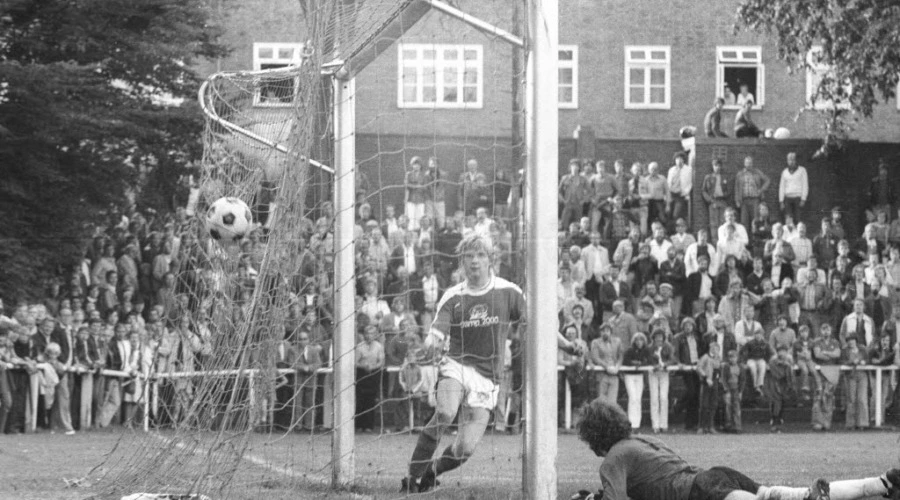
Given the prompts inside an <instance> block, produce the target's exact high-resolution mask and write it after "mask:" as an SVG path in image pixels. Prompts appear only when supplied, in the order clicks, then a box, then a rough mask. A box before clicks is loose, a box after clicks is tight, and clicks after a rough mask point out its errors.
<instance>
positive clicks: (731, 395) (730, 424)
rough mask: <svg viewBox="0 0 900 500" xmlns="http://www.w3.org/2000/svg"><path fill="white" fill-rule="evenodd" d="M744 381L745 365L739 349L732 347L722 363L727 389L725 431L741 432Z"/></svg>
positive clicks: (725, 388)
mask: <svg viewBox="0 0 900 500" xmlns="http://www.w3.org/2000/svg"><path fill="white" fill-rule="evenodd" d="M744 383H745V378H744V365H742V364H741V362H740V359H739V358H738V351H737V349H731V350H730V351H728V356H727V358H726V360H725V361H724V362H723V363H722V387H723V389H724V390H725V394H724V399H725V432H730V433H734V434H740V433H741V430H742V426H741V395H742V393H743V391H744Z"/></svg>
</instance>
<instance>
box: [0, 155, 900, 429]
mask: <svg viewBox="0 0 900 500" xmlns="http://www.w3.org/2000/svg"><path fill="white" fill-rule="evenodd" d="M612 163H613V172H607V168H606V162H605V161H604V160H598V161H593V160H572V161H571V162H570V164H569V172H568V173H567V174H566V175H564V176H563V177H562V178H561V180H560V185H559V201H560V211H559V216H560V221H559V222H560V232H559V235H558V238H559V244H560V245H559V246H560V256H559V276H560V278H559V283H558V285H557V290H556V296H557V305H558V314H559V325H560V331H561V332H563V333H564V334H565V336H566V337H567V338H569V339H570V340H573V341H576V342H577V343H579V344H580V345H582V347H583V349H582V351H583V355H580V356H579V355H572V354H567V353H560V355H559V363H560V365H561V373H562V375H561V377H560V380H561V381H562V380H565V381H567V382H568V384H569V387H570V388H571V391H572V392H571V395H572V397H573V402H574V405H575V406H576V407H577V405H578V404H579V403H581V402H583V401H585V400H587V399H588V398H592V397H596V396H599V397H604V398H607V399H609V400H610V401H618V400H619V399H620V398H619V387H620V384H624V386H625V392H626V393H627V401H628V402H627V406H628V414H629V417H630V418H631V419H632V424H633V426H634V427H635V428H638V427H640V426H641V417H642V413H643V408H642V401H643V399H644V382H645V380H646V381H647V382H648V384H647V385H648V386H649V393H650V394H649V399H650V415H651V425H652V428H653V430H654V431H656V432H661V431H665V430H666V429H668V427H669V426H668V417H669V415H670V414H671V413H680V412H684V413H685V421H686V427H687V428H688V429H690V430H699V431H701V432H703V431H707V432H715V431H716V429H719V430H722V429H725V430H730V431H738V432H739V431H740V429H741V407H742V405H745V404H747V403H748V401H749V402H750V403H754V402H761V403H763V404H765V405H768V406H769V407H770V409H771V418H772V425H773V427H777V426H778V425H780V423H781V419H782V417H783V408H784V405H785V404H786V403H788V402H790V401H793V400H794V399H796V398H799V399H802V400H807V401H809V402H811V406H812V412H813V416H812V421H813V426H814V428H816V429H829V428H831V426H832V421H833V420H834V418H833V412H834V409H835V402H836V401H837V404H838V406H842V407H843V408H844V409H845V410H846V412H845V413H846V419H847V420H846V426H847V427H849V428H861V427H867V426H869V425H870V424H871V423H872V421H873V419H874V415H873V412H874V408H875V405H874V404H873V403H874V402H873V401H872V399H871V398H873V397H874V394H875V391H874V390H872V385H873V383H874V381H875V378H874V376H873V375H872V372H867V371H862V370H857V371H847V372H844V375H843V376H841V372H840V371H839V366H840V365H851V366H855V365H861V364H880V365H889V364H896V363H897V361H896V359H895V353H896V352H898V349H897V335H896V332H897V328H898V327H900V305H898V304H897V302H898V298H900V291H898V287H900V249H898V245H900V220H895V221H893V222H891V221H890V217H889V216H890V210H891V207H894V206H896V205H895V202H896V200H895V198H894V193H893V190H892V189H891V188H890V183H888V182H884V180H885V179H886V176H887V167H886V165H884V164H882V165H881V166H880V168H879V176H881V177H878V178H876V179H873V182H872V188H871V192H870V193H869V197H870V205H871V211H870V214H871V215H870V219H871V220H870V221H869V224H868V225H867V226H866V228H865V231H864V233H863V235H862V236H861V237H859V238H855V237H853V236H851V235H848V234H847V233H846V232H845V230H844V226H843V221H842V211H841V210H840V209H839V208H837V207H836V208H835V209H834V210H832V211H831V214H830V216H829V217H826V218H823V219H821V221H820V222H821V226H820V232H819V233H818V234H816V235H815V236H812V235H811V234H810V233H809V232H808V231H807V228H806V225H805V224H804V223H803V222H800V221H801V220H804V219H805V218H808V217H809V216H810V215H811V214H810V213H805V212H804V211H805V209H806V202H807V198H808V193H809V178H808V174H807V171H806V169H805V168H804V167H802V166H799V164H798V162H797V157H796V155H795V154H793V153H792V154H790V155H788V157H787V158H786V164H785V168H784V171H783V173H782V175H781V178H780V179H779V185H778V200H779V206H777V207H769V206H767V205H766V203H765V202H764V201H762V200H763V199H764V198H765V194H766V192H767V191H768V190H769V189H770V187H771V188H772V189H774V186H770V184H771V183H772V182H771V180H770V179H769V178H768V177H767V176H766V175H765V174H764V173H763V172H762V171H760V170H759V169H757V168H756V167H755V166H754V163H753V158H752V157H747V158H745V159H744V161H743V165H742V167H741V168H740V170H739V171H737V172H736V173H735V174H734V175H729V174H728V173H727V168H726V166H725V165H724V164H723V162H721V161H719V160H714V161H713V163H712V165H711V166H710V170H709V173H707V174H704V175H703V176H702V183H701V182H700V180H701V176H700V175H698V174H697V173H696V172H697V170H698V169H695V167H693V166H692V165H690V164H689V163H688V161H687V156H686V155H685V154H683V153H677V154H676V155H674V157H673V160H672V163H673V165H672V166H671V167H669V168H668V170H667V171H666V172H665V173H666V174H667V175H664V174H663V173H661V172H660V165H659V164H658V163H656V162H653V163H650V164H649V165H646V166H645V165H643V164H642V163H639V162H635V163H633V164H632V165H631V166H630V168H628V169H626V167H625V162H624V161H623V160H615V161H613V162H612ZM448 177H449V176H448V174H447V173H446V172H445V171H444V170H443V169H442V168H441V167H440V166H439V163H438V160H437V159H436V158H430V159H428V160H427V161H423V159H421V158H419V157H413V158H412V159H411V160H410V162H409V166H408V168H407V169H406V175H405V179H404V196H403V202H402V205H401V204H397V205H392V204H388V203H383V200H382V199H379V201H381V202H382V203H379V204H378V212H379V214H378V215H376V213H375V210H373V206H372V205H371V204H370V201H371V200H373V199H374V198H373V196H375V195H374V194H373V193H375V190H374V189H373V188H372V186H369V185H368V181H367V180H366V178H365V176H361V178H360V179H359V185H358V193H357V203H356V222H355V228H354V238H355V247H354V252H355V270H356V277H357V281H356V286H357V290H356V323H357V331H358V346H357V348H356V354H355V355H356V369H357V385H356V397H357V410H358V411H357V419H356V426H357V428H358V429H359V430H361V431H370V430H375V429H383V428H384V427H385V426H386V425H393V426H394V427H395V429H396V430H400V431H402V430H405V428H407V427H408V423H409V417H410V415H409V414H408V412H407V410H408V408H409V406H410V405H412V406H414V407H415V413H414V414H415V421H414V422H413V424H414V425H421V424H422V422H424V421H426V419H427V417H428V413H429V411H430V408H431V407H432V406H433V404H434V394H433V387H434V383H435V373H434V367H433V366H432V364H430V363H429V362H428V361H427V360H428V359H430V355H431V353H425V352H423V351H424V350H423V349H422V340H423V334H424V332H426V331H427V328H428V326H429V325H430V323H431V320H432V319H433V315H434V311H435V310H436V306H437V304H438V302H439V301H440V298H441V296H442V293H443V292H444V290H446V289H447V288H448V287H450V286H452V285H454V284H456V283H459V282H460V281H461V279H462V275H461V272H460V270H459V268H458V261H457V259H456V257H455V248H456V245H457V244H458V243H459V242H460V241H461V240H462V238H463V237H464V236H466V235H467V234H470V233H478V234H482V235H484V236H486V237H488V238H489V239H490V241H491V242H492V244H493V246H494V258H495V260H494V270H495V273H496V274H497V275H499V276H501V277H504V278H506V279H508V280H510V281H513V282H520V283H521V273H518V274H517V271H518V270H521V267H522V263H521V262H518V261H517V260H516V258H517V257H518V256H519V255H518V254H519V253H518V252H517V250H516V245H515V240H516V239H515V238H514V235H513V231H514V230H515V226H516V223H517V220H518V210H517V203H516V200H517V199H518V196H519V195H520V194H521V193H520V191H519V189H520V188H521V183H520V182H519V180H520V179H519V178H518V177H516V176H515V175H511V174H510V173H508V172H506V171H504V170H497V172H496V173H492V174H490V177H489V174H488V173H486V172H483V171H482V170H481V169H480V167H479V164H478V162H477V161H476V160H474V159H473V160H469V161H468V162H467V164H466V166H465V169H464V171H463V172H462V174H461V175H460V177H459V178H458V179H455V180H451V179H449V178H448ZM695 182H696V183H698V184H699V185H700V189H699V191H698V190H695V189H694V183H695ZM695 191H698V192H699V194H700V195H701V196H702V198H703V201H704V202H705V203H704V205H705V206H706V208H707V210H708V214H707V215H708V217H707V218H706V220H708V221H709V226H708V227H699V228H698V227H697V226H696V224H693V223H692V221H693V219H694V217H693V214H692V210H693V206H694V204H693V203H692V201H693V197H694V196H696V194H695ZM453 193H455V194H456V199H455V200H453V201H455V204H454V203H447V202H448V201H449V200H450V196H451V195H452V194H453ZM454 205H455V207H457V208H458V209H457V210H455V211H448V209H449V208H453V207H454ZM191 212H192V210H190V207H189V208H188V209H187V210H185V209H181V208H179V209H178V210H177V211H176V212H174V213H172V214H166V215H157V214H152V213H151V214H146V213H140V212H137V211H133V212H131V213H128V214H127V216H122V215H116V216H115V217H113V218H111V220H110V222H109V223H108V224H105V225H102V226H100V227H98V229H97V232H96V235H95V237H94V238H93V240H92V241H91V243H90V245H89V246H88V248H86V250H85V252H84V257H83V259H82V261H81V262H80V264H79V265H77V266H75V268H74V269H72V270H70V271H69V272H66V273H65V274H64V275H61V276H60V277H59V279H57V280H53V281H51V282H50V283H48V286H47V295H46V297H45V298H44V299H43V300H41V301H39V302H36V303H29V302H27V301H22V302H21V303H16V304H14V305H13V307H12V308H11V309H10V310H9V311H6V310H3V309H0V396H2V399H0V431H3V432H23V431H26V430H27V429H28V425H27V423H26V416H29V411H28V410H27V409H28V407H29V405H30V401H29V397H30V384H31V383H32V382H31V380H32V379H33V378H34V377H37V379H38V380H39V385H40V390H39V394H40V396H39V398H40V404H38V411H37V414H36V415H30V418H32V419H34V420H35V421H36V423H37V424H38V426H39V427H43V428H47V429H54V430H60V431H61V432H65V433H72V432H74V430H75V429H82V430H84V429H88V428H90V427H92V426H99V427H105V426H108V425H111V424H123V425H134V423H135V422H137V421H139V419H141V418H143V415H141V412H142V410H143V405H142V403H143V401H145V399H146V398H148V397H150V394H147V392H148V389H151V388H152V390H153V391H154V392H155V393H156V394H155V397H154V399H153V401H154V404H153V405H150V412H151V414H150V415H148V417H149V418H150V419H151V421H152V422H153V423H154V425H167V424H169V423H172V422H175V421H178V420H179V419H180V418H182V417H183V414H184V411H185V408H186V407H187V405H188V403H190V401H191V398H192V395H193V391H194V384H195V382H192V379H190V378H174V379H166V378H163V379H161V380H160V381H159V383H158V384H154V385H152V386H151V385H149V384H145V383H142V381H145V380H147V379H148V377H150V378H152V377H151V375H152V374H160V373H171V372H182V371H195V370H203V369H204V368H206V367H209V366H213V365H215V363H214V362H213V361H214V360H215V358H216V354H217V353H216V351H215V346H216V345H218V342H219V339H220V337H221V336H223V335H227V334H228V331H227V327H226V325H234V324H237V323H240V322H241V321H246V320H248V318H250V315H249V313H250V311H248V310H247V308H248V307H249V304H250V303H251V297H253V295H254V294H253V290H254V287H259V286H268V285H265V284H263V283H267V278H265V276H261V274H260V271H261V268H262V258H263V252H264V249H265V241H266V230H265V227H260V228H258V229H256V230H254V231H253V232H251V233H250V234H249V235H248V236H247V238H245V239H244V240H243V241H242V242H241V244H240V250H239V254H238V255H239V257H238V261H239V263H238V265H237V267H236V271H235V274H234V276H223V275H222V270H221V269H217V266H216V265H213V263H212V262H211V260H210V257H209V256H210V255H213V254H214V253H215V252H214V249H213V248H212V246H213V245H215V243H213V242H211V241H209V239H208V238H207V237H206V235H205V231H204V229H203V227H202V224H198V223H197V222H196V221H197V218H196V217H195V216H194V214H193V213H191ZM776 213H777V214H778V215H777V216H776V215H775V214H776ZM804 216H806V217H804ZM264 220H265V216H264V215H263V217H262V219H261V221H262V222H264ZM302 222H303V223H302V224H301V226H300V228H301V229H300V230H301V232H302V234H301V235H299V237H298V238H297V246H296V249H294V250H295V251H296V259H297V262H298V269H297V271H296V274H294V275H292V276H291V277H290V279H288V280H286V281H285V283H286V285H287V292H288V293H289V296H290V300H289V305H288V310H287V313H286V318H285V325H284V330H283V339H278V340H279V342H277V344H276V347H277V349H276V358H275V360H276V365H277V367H279V368H284V369H287V370H286V372H287V373H284V374H283V376H281V377H279V383H278V384H277V387H276V388H275V393H274V395H273V396H274V399H275V405H274V407H275V411H274V414H273V416H272V421H271V424H273V425H274V426H276V427H278V428H282V429H298V430H312V429H315V428H320V427H329V426H330V425H331V423H332V422H331V419H330V409H329V407H330V403H329V401H330V396H329V394H330V387H329V386H330V384H331V379H330V375H329V374H328V373H327V370H324V371H323V370H320V368H323V367H327V366H328V365H329V363H330V361H331V359H332V357H333V353H332V349H331V338H332V334H333V332H332V330H333V328H334V319H333V300H334V297H333V295H334V284H333V283H332V274H333V264H334V253H333V251H334V250H333V249H334V234H333V224H334V208H333V206H332V205H331V204H330V203H329V202H324V203H322V204H321V206H320V207H319V210H318V211H317V213H316V218H315V219H311V218H309V219H308V218H304V219H303V221H302ZM232 281H236V282H237V283H239V285H240V286H238V287H237V289H236V292H235V294H236V297H235V300H234V301H231V302H229V303H231V304H233V310H230V311H226V312H225V313H224V314H225V316H227V320H223V312H222V311H220V310H218V309H217V307H219V305H220V304H221V303H223V301H221V300H217V297H218V296H219V295H217V294H220V292H221V290H222V287H223V282H232ZM0 308H2V304H0ZM7 312H8V313H9V316H6V313H7ZM520 340H521V339H519V338H510V339H509V340H508V341H507V344H506V353H505V359H506V363H505V365H504V367H503V369H504V372H505V373H504V374H503V376H502V377H501V379H502V380H503V383H502V384H501V397H500V399H499V403H498V407H497V409H496V411H495V414H494V426H495V428H496V429H497V430H504V429H506V430H514V429H516V428H517V425H518V422H519V421H520V418H519V415H518V414H519V411H518V408H519V397H518V394H519V391H520V389H521V385H522V370H521V356H520V354H521V343H520ZM216 366H218V365H216ZM590 368H592V369H590ZM635 368H642V369H643V371H635ZM103 369H106V370H112V371H113V372H115V374H110V372H102V371H101V370H103ZM673 369H675V371H673ZM670 372H672V373H676V374H677V375H676V376H678V377H679V378H680V379H681V385H682V386H683V387H679V388H678V390H679V391H681V392H679V393H677V394H673V395H670ZM886 373H887V374H886V376H885V377H883V378H881V380H882V384H883V385H884V387H883V390H882V391H881V394H882V397H883V398H884V401H882V405H881V407H882V408H886V407H887V406H888V404H889V403H890V402H891V401H892V398H893V395H894V392H895V388H896V382H895V380H896V377H895V375H894V373H893V372H890V373H888V372H886ZM88 382H89V383H88ZM673 387H675V385H674V384H673ZM836 390H837V394H838V396H839V397H837V398H836V396H835V394H836ZM86 392H87V393H89V394H85V393H86ZM672 396H676V397H674V399H675V400H676V401H677V404H676V406H675V407H674V408H673V409H672V410H671V411H670V409H669V400H670V399H673V397H672ZM720 407H721V408H722V411H718V412H717V409H719V408H720ZM717 415H718V416H717Z"/></svg>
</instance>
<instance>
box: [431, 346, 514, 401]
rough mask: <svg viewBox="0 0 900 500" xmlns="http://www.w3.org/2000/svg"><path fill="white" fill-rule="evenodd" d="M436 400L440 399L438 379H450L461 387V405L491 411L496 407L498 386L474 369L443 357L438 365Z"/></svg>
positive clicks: (498, 393) (498, 392)
mask: <svg viewBox="0 0 900 500" xmlns="http://www.w3.org/2000/svg"><path fill="white" fill-rule="evenodd" d="M438 369H439V372H438V391H437V398H438V399H440V398H441V387H440V379H444V378H451V379H453V380H456V381H457V382H459V383H460V384H461V385H462V386H463V404H465V405H466V406H469V407H470V408H484V409H486V410H493V409H494V407H495V406H497V398H498V397H499V395H500V386H499V385H497V384H495V383H494V381H493V380H491V379H489V378H487V377H485V376H484V375H482V374H480V373H478V372H477V371H476V370H475V368H473V367H471V366H466V365H464V364H462V363H460V362H459V361H456V360H454V359H451V358H449V357H446V356H444V358H443V359H442V360H441V362H440V365H439V368H438Z"/></svg>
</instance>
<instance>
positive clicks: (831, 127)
mask: <svg viewBox="0 0 900 500" xmlns="http://www.w3.org/2000/svg"><path fill="white" fill-rule="evenodd" d="M735 27H736V29H751V30H754V31H758V32H761V33H765V34H767V35H774V38H775V41H776V44H777V48H778V57H779V58H781V59H782V60H784V61H785V62H786V63H787V64H788V65H789V67H790V68H791V69H793V70H801V71H806V70H807V69H813V70H815V69H819V70H820V71H819V72H818V75H819V76H821V80H820V82H819V85H818V86H817V88H816V89H815V91H814V92H813V95H812V96H809V98H810V101H811V102H819V103H825V104H826V105H824V106H819V107H820V108H821V109H819V111H820V112H821V113H822V114H823V118H824V128H825V140H824V143H823V145H822V148H821V149H820V153H822V154H826V155H827V154H829V153H831V152H834V151H836V150H839V149H841V144H842V142H843V140H844V139H845V138H846V137H847V136H848V134H849V132H850V131H851V130H852V128H853V124H854V123H855V122H856V121H858V120H859V119H860V117H862V118H871V117H872V112H873V110H874V108H875V107H876V106H877V105H878V104H880V103H884V102H887V101H888V100H889V99H891V98H892V97H894V96H895V94H896V91H897V80H898V75H900V44H897V43H896V42H897V40H900V4H898V3H897V2H896V1H890V0H832V1H829V2H823V1H813V0H743V3H742V4H741V6H740V7H739V8H738V21H737V24H736V26H735ZM819 47H820V48H821V49H820V50H819ZM813 48H816V49H817V50H816V51H815V52H814V54H813V55H812V57H810V52H811V50H812V49H813ZM821 68H828V71H825V72H822V71H821Z"/></svg>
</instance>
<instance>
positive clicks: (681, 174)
mask: <svg viewBox="0 0 900 500" xmlns="http://www.w3.org/2000/svg"><path fill="white" fill-rule="evenodd" d="M673 159H674V161H675V165H673V166H671V167H669V175H668V177H667V179H666V183H667V185H666V187H667V188H668V191H667V193H668V201H669V206H668V213H669V215H670V217H671V218H672V220H676V219H690V208H689V207H690V205H691V192H692V191H693V189H694V168H693V167H692V166H690V165H688V164H687V163H686V162H687V155H686V154H685V153H684V152H683V151H679V152H677V153H675V156H674V157H673Z"/></svg>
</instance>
